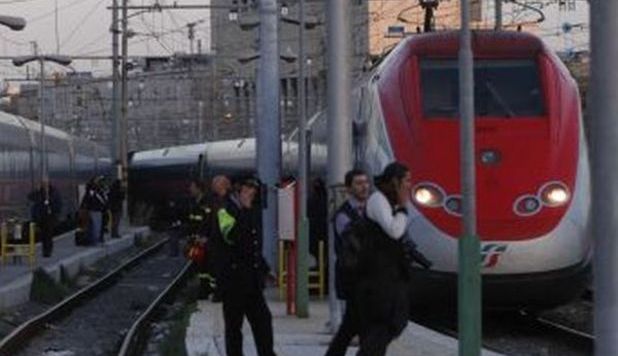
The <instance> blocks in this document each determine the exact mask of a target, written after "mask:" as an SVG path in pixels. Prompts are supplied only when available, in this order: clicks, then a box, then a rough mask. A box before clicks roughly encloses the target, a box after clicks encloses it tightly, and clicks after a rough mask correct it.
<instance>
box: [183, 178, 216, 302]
mask: <svg viewBox="0 0 618 356" xmlns="http://www.w3.org/2000/svg"><path fill="white" fill-rule="evenodd" d="M189 194H190V195H191V201H190V206H189V209H188V215H187V217H186V219H185V222H184V225H185V234H186V236H187V237H188V239H189V243H190V244H191V245H193V247H194V248H195V250H194V251H193V253H195V255H193V256H190V257H191V258H192V259H193V261H194V262H195V264H196V265H197V269H198V279H199V281H200V289H199V298H200V299H208V297H209V296H210V294H211V293H212V292H213V290H214V288H215V279H214V276H213V275H212V273H211V271H210V268H209V267H210V266H209V262H208V260H209V259H210V251H208V239H209V238H210V230H211V228H210V223H211V221H213V220H214V217H213V213H214V211H213V210H212V209H211V208H210V207H209V206H208V203H207V199H206V195H205V193H204V184H203V182H202V181H200V180H199V179H194V180H192V181H191V183H190V184H189Z"/></svg>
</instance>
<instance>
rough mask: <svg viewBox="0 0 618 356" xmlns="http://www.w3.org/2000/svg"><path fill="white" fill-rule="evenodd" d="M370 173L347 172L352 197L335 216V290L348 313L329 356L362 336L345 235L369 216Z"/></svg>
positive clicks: (340, 352)
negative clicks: (345, 261) (343, 259)
mask: <svg viewBox="0 0 618 356" xmlns="http://www.w3.org/2000/svg"><path fill="white" fill-rule="evenodd" d="M370 184H371V183H370V180H369V176H368V175H367V173H365V171H363V170H360V169H353V170H351V171H349V172H347V173H346V175H345V186H346V189H347V193H348V196H349V198H348V200H346V202H345V203H343V204H342V205H341V207H339V209H338V210H337V212H336V213H335V217H334V219H333V222H334V225H335V226H334V228H335V253H336V254H337V262H336V263H335V289H336V293H337V298H339V299H341V300H344V301H345V302H346V303H345V312H344V315H343V320H342V322H341V325H340V326H339V330H337V334H335V337H334V338H333V340H332V341H331V343H330V346H329V347H328V351H327V352H326V355H327V356H343V355H345V353H346V350H347V349H348V345H349V344H350V341H352V338H353V337H354V336H357V335H359V325H358V323H359V321H358V317H357V315H358V312H359V311H358V310H357V309H358V308H357V306H356V302H355V300H354V298H353V297H354V293H353V292H352V290H353V289H354V284H355V281H354V278H353V276H349V275H346V273H345V270H344V268H343V267H342V264H341V261H340V260H341V257H342V256H341V255H342V244H343V241H342V240H341V239H342V238H344V237H345V232H346V230H347V229H348V228H350V225H351V223H353V222H354V221H357V220H359V219H364V218H365V204H366V203H367V199H368V198H369V193H370V192H371V191H370Z"/></svg>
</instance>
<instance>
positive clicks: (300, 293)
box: [296, 0, 309, 318]
mask: <svg viewBox="0 0 618 356" xmlns="http://www.w3.org/2000/svg"><path fill="white" fill-rule="evenodd" d="M298 6H299V9H298V14H299V20H300V24H299V26H298V57H299V58H298V133H299V135H298V184H299V186H298V193H299V194H298V203H299V209H298V210H299V215H300V216H299V219H298V246H297V252H298V263H297V265H296V279H297V283H296V315H297V316H298V317H301V318H307V317H309V289H308V286H307V284H308V281H309V271H308V269H309V266H308V261H307V260H308V258H309V220H308V219H307V186H308V172H307V168H308V162H307V158H308V155H307V150H308V149H309V147H307V102H306V95H305V94H306V93H305V91H306V90H305V89H306V87H305V43H304V39H305V0H300V1H299V3H298Z"/></svg>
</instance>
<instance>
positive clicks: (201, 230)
mask: <svg viewBox="0 0 618 356" xmlns="http://www.w3.org/2000/svg"><path fill="white" fill-rule="evenodd" d="M212 213H213V211H212V209H211V208H210V207H209V206H208V204H207V201H206V198H205V197H204V196H200V197H198V198H196V199H192V200H191V203H190V205H189V209H188V215H187V219H186V221H185V225H186V230H185V232H186V234H187V235H189V236H200V237H208V236H209V235H210V230H211V227H210V224H211V222H212V217H211V215H212Z"/></svg>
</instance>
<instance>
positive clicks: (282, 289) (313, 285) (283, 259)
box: [277, 240, 326, 299]
mask: <svg viewBox="0 0 618 356" xmlns="http://www.w3.org/2000/svg"><path fill="white" fill-rule="evenodd" d="M288 250H289V247H288V244H286V242H285V241H283V240H279V273H278V274H277V276H278V279H279V283H278V284H279V298H280V299H283V298H284V297H285V293H286V287H287V283H286V277H287V274H288V261H287V252H288ZM317 267H318V268H317V270H309V283H308V285H307V286H308V287H309V290H317V291H318V295H319V296H320V299H323V298H324V291H325V280H326V277H325V276H326V265H325V256H324V241H322V240H320V242H319V245H318V266H317Z"/></svg>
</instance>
